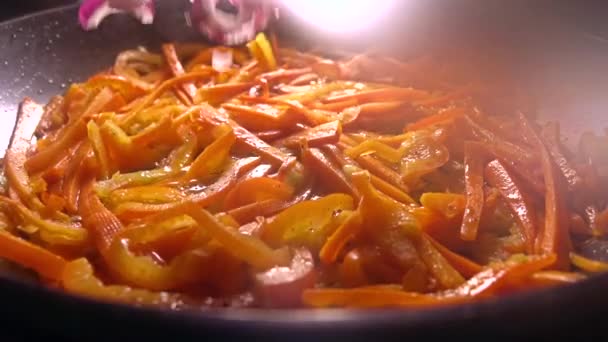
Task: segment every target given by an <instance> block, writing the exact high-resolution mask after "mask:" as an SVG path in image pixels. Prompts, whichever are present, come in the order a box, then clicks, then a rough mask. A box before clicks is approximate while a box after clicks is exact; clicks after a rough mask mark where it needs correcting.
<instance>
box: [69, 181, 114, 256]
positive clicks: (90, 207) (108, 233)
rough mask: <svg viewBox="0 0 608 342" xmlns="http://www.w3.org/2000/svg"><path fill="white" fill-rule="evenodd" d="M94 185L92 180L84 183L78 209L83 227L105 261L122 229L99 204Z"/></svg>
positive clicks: (110, 213)
mask: <svg viewBox="0 0 608 342" xmlns="http://www.w3.org/2000/svg"><path fill="white" fill-rule="evenodd" d="M94 184H95V182H94V180H92V179H91V180H88V181H86V183H85V185H84V187H83V189H82V191H81V194H80V200H79V208H78V209H79V213H80V216H81V217H82V222H83V225H84V227H85V228H86V229H87V230H88V231H89V233H90V234H91V237H92V238H93V242H94V243H95V245H96V246H97V249H98V250H99V252H100V253H101V255H102V256H103V257H104V258H106V260H107V257H108V254H107V252H108V249H109V248H110V245H111V244H112V242H113V241H114V238H115V236H116V235H117V234H118V233H120V232H121V231H122V230H123V229H124V227H123V225H122V222H120V220H118V218H117V217H116V216H115V215H114V214H113V213H112V212H111V211H110V210H109V209H107V208H106V207H105V206H104V205H103V203H101V200H100V199H99V197H98V196H97V194H96V193H95V190H94Z"/></svg>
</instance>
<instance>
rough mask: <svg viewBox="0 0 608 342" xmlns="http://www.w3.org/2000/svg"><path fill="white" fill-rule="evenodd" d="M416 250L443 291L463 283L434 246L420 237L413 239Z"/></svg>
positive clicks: (424, 237)
mask: <svg viewBox="0 0 608 342" xmlns="http://www.w3.org/2000/svg"><path fill="white" fill-rule="evenodd" d="M414 241H415V245H416V250H418V254H419V255H420V258H421V259H422V261H423V262H424V264H425V265H426V267H427V269H428V270H429V273H430V274H432V275H433V277H434V278H435V279H437V282H438V283H439V285H440V286H441V287H442V288H444V289H452V288H455V287H457V286H460V285H462V284H463V283H464V278H463V277H462V275H461V274H460V273H459V272H458V271H457V270H456V269H455V268H454V267H453V266H452V265H451V264H450V262H448V260H446V258H445V257H444V256H443V254H441V253H440V252H439V251H438V250H437V249H436V248H435V246H434V245H433V244H432V243H431V242H430V241H429V240H428V239H427V238H426V236H425V235H421V236H420V238H418V239H415V240H414Z"/></svg>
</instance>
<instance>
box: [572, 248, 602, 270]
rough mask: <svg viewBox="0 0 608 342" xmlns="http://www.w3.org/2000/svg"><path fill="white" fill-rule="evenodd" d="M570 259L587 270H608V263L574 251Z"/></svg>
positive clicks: (575, 264)
mask: <svg viewBox="0 0 608 342" xmlns="http://www.w3.org/2000/svg"><path fill="white" fill-rule="evenodd" d="M570 261H571V262H572V265H574V266H576V267H578V268H580V269H581V270H583V271H585V272H591V273H600V272H606V271H608V263H605V262H602V261H597V260H591V259H589V258H585V257H584V256H582V255H580V254H576V253H574V252H570Z"/></svg>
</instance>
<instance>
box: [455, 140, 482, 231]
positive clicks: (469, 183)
mask: <svg viewBox="0 0 608 342" xmlns="http://www.w3.org/2000/svg"><path fill="white" fill-rule="evenodd" d="M482 148H483V147H480V145H478V144H477V143H472V142H465V145H464V164H465V172H464V181H465V192H466V199H467V203H466V206H465V209H464V216H463V217H462V225H461V227H460V237H461V238H462V239H463V240H465V241H473V240H475V239H476V238H477V230H478V228H479V221H480V220H481V214H482V211H483V203H484V192H483V182H484V181H483V168H484V161H483V159H482V158H483V156H482V153H483V152H482Z"/></svg>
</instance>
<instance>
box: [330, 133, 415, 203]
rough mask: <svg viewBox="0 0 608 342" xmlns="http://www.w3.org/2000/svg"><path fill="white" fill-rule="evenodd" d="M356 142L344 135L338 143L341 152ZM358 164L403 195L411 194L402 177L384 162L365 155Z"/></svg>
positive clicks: (357, 159) (359, 159)
mask: <svg viewBox="0 0 608 342" xmlns="http://www.w3.org/2000/svg"><path fill="white" fill-rule="evenodd" d="M355 144H356V142H355V140H353V139H352V138H350V137H348V136H347V135H346V134H342V136H341V137H340V142H339V143H338V147H340V149H341V150H343V151H345V150H346V149H348V148H349V147H352V146H355ZM356 161H357V163H359V165H361V167H362V168H364V169H366V170H368V171H369V172H370V173H372V174H374V175H375V176H377V177H378V178H380V179H382V180H384V181H385V182H387V183H390V184H391V185H393V186H395V187H396V188H398V189H399V190H401V191H402V192H403V193H405V194H407V193H408V192H409V188H408V187H407V185H405V183H403V181H402V177H401V175H400V174H399V173H397V172H395V171H394V170H393V169H391V168H389V167H388V166H386V165H384V164H383V163H382V162H380V161H379V160H377V159H376V158H374V157H373V156H369V155H363V156H359V157H357V158H356Z"/></svg>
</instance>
